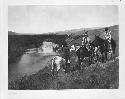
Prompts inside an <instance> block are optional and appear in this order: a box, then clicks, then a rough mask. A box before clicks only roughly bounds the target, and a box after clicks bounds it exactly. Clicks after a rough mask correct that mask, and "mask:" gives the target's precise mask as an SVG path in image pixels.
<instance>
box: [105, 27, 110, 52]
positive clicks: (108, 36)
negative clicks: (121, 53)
mask: <svg viewBox="0 0 125 99" xmlns="http://www.w3.org/2000/svg"><path fill="white" fill-rule="evenodd" d="M105 40H106V41H108V44H109V52H111V31H110V30H109V28H107V27H106V28H105Z"/></svg>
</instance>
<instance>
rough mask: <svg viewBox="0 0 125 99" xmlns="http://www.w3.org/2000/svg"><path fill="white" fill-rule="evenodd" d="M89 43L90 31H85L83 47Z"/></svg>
mask: <svg viewBox="0 0 125 99" xmlns="http://www.w3.org/2000/svg"><path fill="white" fill-rule="evenodd" d="M87 43H88V31H85V34H84V36H83V37H82V45H86V44H87Z"/></svg>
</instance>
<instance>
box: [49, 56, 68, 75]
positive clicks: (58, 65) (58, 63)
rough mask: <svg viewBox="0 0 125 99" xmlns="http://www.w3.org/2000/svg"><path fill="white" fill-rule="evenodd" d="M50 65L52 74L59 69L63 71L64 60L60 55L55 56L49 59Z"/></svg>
mask: <svg viewBox="0 0 125 99" xmlns="http://www.w3.org/2000/svg"><path fill="white" fill-rule="evenodd" d="M51 66H52V69H51V71H52V73H53V75H54V72H55V71H56V72H58V71H59V70H60V69H62V70H63V71H65V70H64V69H65V66H66V60H65V59H64V58H62V57H60V56H55V57H53V58H52V60H51Z"/></svg>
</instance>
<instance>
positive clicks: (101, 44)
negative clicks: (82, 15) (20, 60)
mask: <svg viewBox="0 0 125 99" xmlns="http://www.w3.org/2000/svg"><path fill="white" fill-rule="evenodd" d="M93 44H94V46H95V47H97V48H99V51H100V52H101V55H102V56H101V60H102V62H106V61H107V55H108V54H107V53H108V52H109V44H111V47H112V52H113V54H115V48H116V42H115V41H114V40H113V39H112V40H111V43H109V42H108V41H107V40H104V39H102V38H100V37H99V36H96V35H95V40H94V41H93Z"/></svg>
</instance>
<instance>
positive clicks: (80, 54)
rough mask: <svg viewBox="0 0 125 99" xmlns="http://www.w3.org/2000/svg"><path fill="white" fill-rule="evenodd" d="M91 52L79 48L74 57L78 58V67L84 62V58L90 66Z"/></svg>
mask: <svg viewBox="0 0 125 99" xmlns="http://www.w3.org/2000/svg"><path fill="white" fill-rule="evenodd" d="M92 52H93V51H92V50H88V49H87V48H86V46H81V47H80V48H79V49H78V50H77V51H76V55H77V56H78V59H79V65H81V63H82V62H83V61H84V58H86V57H88V58H89V64H91V60H92Z"/></svg>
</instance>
